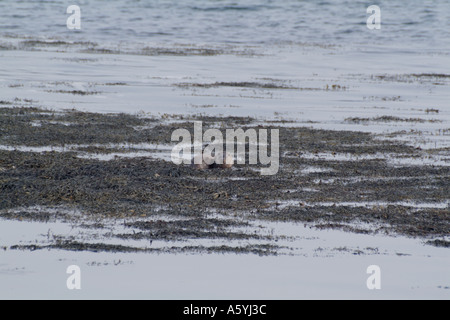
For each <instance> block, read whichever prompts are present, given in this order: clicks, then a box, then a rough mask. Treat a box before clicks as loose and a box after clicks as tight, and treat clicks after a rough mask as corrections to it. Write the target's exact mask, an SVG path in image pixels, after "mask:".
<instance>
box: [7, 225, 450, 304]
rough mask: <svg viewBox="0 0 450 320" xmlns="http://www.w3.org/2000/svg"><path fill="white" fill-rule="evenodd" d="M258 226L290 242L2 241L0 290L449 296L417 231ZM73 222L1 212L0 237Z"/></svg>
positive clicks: (443, 269)
mask: <svg viewBox="0 0 450 320" xmlns="http://www.w3.org/2000/svg"><path fill="white" fill-rule="evenodd" d="M265 226H266V227H268V228H270V229H271V232H273V233H274V234H277V233H282V234H285V235H288V236H290V238H289V239H288V240H285V241H286V242H289V244H290V245H291V246H293V247H294V249H292V250H290V251H289V252H286V254H281V255H278V256H264V257H261V256H257V255H244V254H217V253H215V254H148V253H105V252H101V253H94V252H72V251H62V250H47V249H44V250H36V251H28V250H27V251H21V250H10V249H8V250H3V249H2V251H1V252H0V258H1V260H0V288H1V289H0V298H1V299H16V298H19V299H47V298H48V299H99V298H105V299H309V298H318V299H448V298H450V271H449V270H450V268H449V266H450V251H449V250H448V249H447V248H436V247H432V246H428V245H427V246H425V245H423V243H422V241H420V240H415V239H409V238H405V237H386V236H380V235H375V236H370V235H361V234H353V233H346V232H343V231H339V230H327V231H324V230H321V231H319V230H316V229H314V228H309V226H306V227H305V226H304V225H303V224H292V223H266V225H265ZM79 232H80V230H79V229H77V227H76V226H71V225H69V224H63V223H36V222H33V223H31V222H19V221H5V220H2V221H1V223H0V241H1V242H2V244H4V245H7V244H8V242H9V243H24V244H25V243H33V242H34V243H39V244H42V243H45V241H46V239H47V237H49V236H51V235H52V234H65V235H70V234H72V235H76V234H78V233H79ZM123 243H124V244H129V242H127V241H124V242H123ZM187 244H189V243H187ZM205 244H206V245H207V243H205ZM282 244H283V243H282V242H281V243H280V245H282ZM356 244H357V245H356ZM152 245H154V246H155V245H156V246H158V245H161V246H163V245H169V246H170V245H174V243H166V244H164V243H159V244H158V243H155V244H152ZM343 248H346V250H344V249H343ZM70 265H78V266H79V267H80V269H81V289H80V290H69V289H68V288H67V286H66V281H67V278H68V277H69V274H67V273H66V269H67V267H68V266H70ZM370 265H378V266H379V267H380V269H381V289H380V290H369V289H368V288H367V286H366V281H367V278H368V277H369V274H367V273H366V271H367V267H368V266H370Z"/></svg>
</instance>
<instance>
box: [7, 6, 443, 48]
mask: <svg viewBox="0 0 450 320" xmlns="http://www.w3.org/2000/svg"><path fill="white" fill-rule="evenodd" d="M72 4H76V5H78V6H79V7H80V9H81V23H82V27H81V30H79V31H76V32H72V31H71V30H69V29H67V28H66V20H67V18H68V16H69V14H67V13H66V9H67V7H68V6H69V5H72ZM373 4H374V5H378V6H379V7H380V8H381V23H382V29H381V31H382V32H372V33H369V32H368V30H367V27H366V20H367V18H368V17H369V14H368V13H367V12H366V9H367V7H368V6H370V5H373ZM0 37H1V39H2V41H3V42H5V41H6V42H7V41H8V40H7V39H8V38H9V39H10V38H14V37H26V38H27V39H39V38H52V39H63V40H66V41H90V42H96V43H108V44H115V45H116V46H119V45H120V44H121V43H124V44H128V45H135V46H139V45H143V44H145V43H146V42H166V43H187V44H197V43H209V44H213V43H229V44H246V45H252V44H264V45H267V46H271V45H277V44H287V43H315V44H322V45H342V46H351V47H354V48H355V49H356V48H358V47H361V46H376V45H381V46H388V47H390V48H391V49H392V48H396V49H397V50H404V51H408V50H417V51H430V50H431V51H435V52H439V53H448V49H449V47H450V3H449V2H448V1H445V0H433V1H416V0H414V1H402V0H394V1H392V0H391V1H383V0H381V1H373V2H369V1H353V0H340V1H313V0H309V1H307V0H306V1H300V0H284V1H273V0H247V1H243V0H240V1H229V0H184V1H175V0H151V1H138V0H135V1H121V0H111V1H101V0H84V1H34V0H33V1H31V0H30V1H14V0H4V1H0Z"/></svg>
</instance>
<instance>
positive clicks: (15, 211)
mask: <svg viewBox="0 0 450 320" xmlns="http://www.w3.org/2000/svg"><path fill="white" fill-rule="evenodd" d="M176 118H177V121H170V120H171V119H170V117H159V118H158V117H142V116H139V115H131V114H98V113H88V112H80V111H76V110H66V111H53V110H46V109H40V108H35V107H29V108H25V107H5V108H0V145H1V146H3V148H0V217H2V218H3V219H19V220H31V221H41V222H45V221H69V222H70V223H75V224H78V225H80V226H81V227H83V228H86V229H96V230H102V229H104V228H105V224H106V223H104V221H110V220H115V221H122V222H123V223H122V224H121V226H122V227H123V228H122V229H121V230H120V232H119V231H118V232H115V233H113V234H112V235H111V234H110V235H109V237H113V238H116V239H131V240H137V241H148V242H151V241H153V240H163V241H167V242H168V243H170V242H171V241H181V242H182V241H186V240H192V239H194V240H195V239H198V240H202V239H206V240H217V239H219V240H224V241H228V240H243V242H242V243H241V244H239V245H236V246H233V245H231V244H229V245H227V244H219V245H213V246H204V245H203V244H201V243H199V244H197V245H186V246H182V247H179V246H178V247H177V246H168V247H164V248H151V249H150V248H148V247H139V246H132V245H114V244H108V243H102V242H101V241H100V242H98V239H94V240H96V242H95V243H92V239H89V240H90V241H84V240H85V239H77V238H64V237H63V236H58V237H54V238H53V239H51V241H50V243H47V244H45V245H44V244H39V243H38V244H24V245H13V246H10V247H9V248H10V249H24V250H35V249H43V248H48V249H54V248H57V249H65V250H89V251H119V252H137V251H145V252H161V251H164V252H166V251H167V252H175V253H176V252H186V251H188V252H236V253H256V254H263V255H264V254H277V252H278V251H279V250H280V249H281V246H279V245H277V240H278V237H279V236H275V235H270V234H267V233H262V232H254V231H253V230H252V231H251V232H250V231H249V229H251V228H249V227H250V226H254V223H255V221H267V220H270V221H292V222H302V223H307V224H310V225H311V226H313V227H316V228H321V229H323V228H334V229H342V230H345V231H349V232H360V233H369V234H374V233H383V234H389V235H406V236H410V237H418V238H421V239H424V241H426V243H428V244H430V245H435V246H441V247H449V241H447V240H448V238H447V237H448V235H449V234H450V209H449V195H450V188H449V181H450V179H449V178H450V177H449V176H450V174H449V168H448V166H447V165H425V164H422V165H416V164H415V163H417V162H411V163H410V164H408V162H407V161H402V162H401V164H398V163H397V164H393V163H391V162H390V161H389V159H387V158H386V157H383V156H382V155H387V154H388V155H389V156H390V157H391V158H394V159H395V158H398V159H402V160H404V159H405V158H411V159H421V157H427V158H429V157H432V155H433V152H432V150H420V149H417V148H414V147H411V146H408V145H406V144H404V143H402V142H397V141H393V140H383V139H380V138H379V137H377V138H375V137H374V136H373V135H371V134H369V133H363V132H354V131H331V130H318V129H311V128H306V127H285V126H280V127H276V124H274V123H270V128H277V129H279V130H280V135H279V136H280V170H279V171H278V173H277V174H275V175H273V176H261V175H260V173H259V172H258V167H259V165H248V164H246V165H238V164H236V165H234V167H233V168H232V169H228V170H222V169H213V170H196V169H194V168H192V167H191V166H189V165H175V164H174V163H172V162H170V161H167V160H164V159H161V158H160V157H157V156H155V157H151V156H133V157H120V156H116V157H113V158H111V159H110V160H108V161H105V160H102V159H98V158H96V157H93V156H92V157H90V156H80V155H81V154H83V155H86V153H87V154H88V155H89V154H90V155H95V154H98V153H105V154H107V153H108V152H111V145H113V144H122V148H115V149H114V151H115V152H118V153H123V154H126V153H127V152H129V151H135V150H134V149H135V148H136V146H139V145H140V146H142V145H145V144H148V145H166V146H167V145H173V144H174V143H173V142H171V134H172V132H173V131H174V130H175V129H178V128H186V129H188V130H190V131H191V132H193V124H192V121H193V120H201V121H203V128H204V130H206V129H207V128H209V127H217V124H218V123H219V124H220V126H219V127H220V128H221V130H222V131H223V132H224V130H225V129H224V128H242V129H244V130H246V129H247V128H256V127H258V126H260V127H261V124H260V123H259V124H256V119H252V118H248V117H245V118H239V117H226V118H225V117H223V118H222V117H207V116H201V115H193V116H182V117H180V116H177V117H176ZM36 122H38V123H39V125H36ZM68 124H69V125H68ZM267 127H269V126H267ZM80 145H81V146H80ZM123 145H125V147H123ZM73 146H75V147H73ZM126 146H129V147H126ZM6 147H7V148H6ZM24 147H29V148H30V149H26V148H24ZM32 147H49V148H50V149H49V150H47V151H39V152H38V151H36V150H33V149H32ZM247 147H248V146H247ZM51 148H54V149H51ZM58 148H59V149H58ZM247 151H248V148H247ZM447 151H448V150H444V152H447ZM323 154H326V155H328V156H327V157H323V156H320V155H323ZM340 154H345V155H347V156H348V158H347V159H345V160H342V159H340V158H339V157H336V158H334V156H335V155H340ZM310 155H312V156H310ZM311 168H313V170H310V169H311ZM424 204H425V205H424ZM36 208H39V209H38V210H37V209H36ZM73 212H79V213H80V214H72V213H73ZM161 217H163V218H161ZM167 219H169V220H167ZM361 225H364V226H369V227H368V228H367V227H361ZM253 240H257V241H259V242H257V243H254V242H252V241H253Z"/></svg>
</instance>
